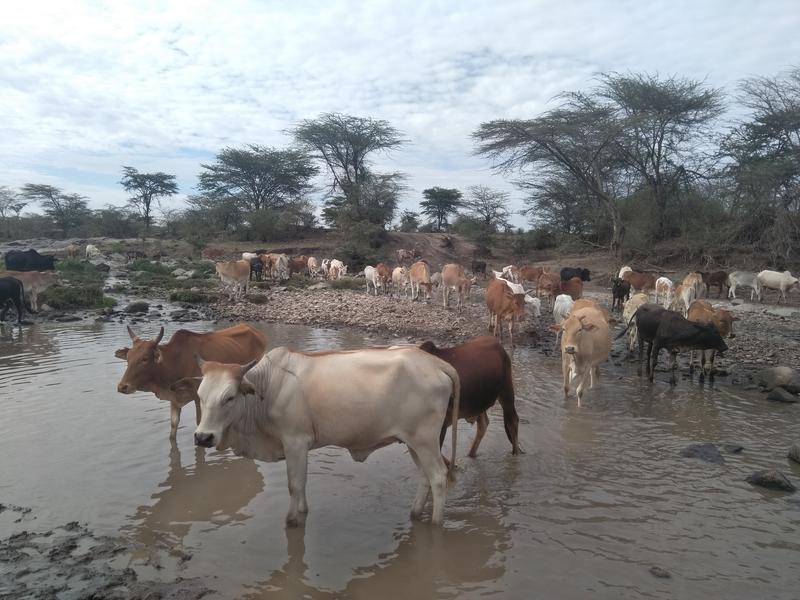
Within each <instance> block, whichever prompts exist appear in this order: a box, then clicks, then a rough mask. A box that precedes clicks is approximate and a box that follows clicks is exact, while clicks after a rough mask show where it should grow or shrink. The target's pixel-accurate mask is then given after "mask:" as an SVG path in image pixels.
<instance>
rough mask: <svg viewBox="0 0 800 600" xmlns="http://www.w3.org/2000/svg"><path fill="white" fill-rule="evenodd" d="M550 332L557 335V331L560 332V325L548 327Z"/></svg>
mask: <svg viewBox="0 0 800 600" xmlns="http://www.w3.org/2000/svg"><path fill="white" fill-rule="evenodd" d="M550 331H554V332H556V333H558V332H559V331H561V325H560V324H556V325H550Z"/></svg>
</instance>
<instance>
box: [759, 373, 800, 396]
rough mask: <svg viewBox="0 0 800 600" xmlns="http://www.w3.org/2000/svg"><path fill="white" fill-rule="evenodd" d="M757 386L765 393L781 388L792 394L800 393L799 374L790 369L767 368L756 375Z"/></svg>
mask: <svg viewBox="0 0 800 600" xmlns="http://www.w3.org/2000/svg"><path fill="white" fill-rule="evenodd" d="M756 381H758V385H760V386H761V387H763V388H765V389H766V390H767V391H769V390H771V389H774V388H776V387H782V388H784V389H786V390H788V391H790V392H792V393H793V394H797V393H799V392H800V373H798V372H797V371H796V370H795V369H792V368H791V367H769V368H766V369H761V371H759V372H758V374H757V375H756Z"/></svg>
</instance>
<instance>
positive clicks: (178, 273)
mask: <svg viewBox="0 0 800 600" xmlns="http://www.w3.org/2000/svg"><path fill="white" fill-rule="evenodd" d="M172 275H173V276H174V277H180V276H181V275H186V271H184V270H183V269H175V270H174V271H173V272H172Z"/></svg>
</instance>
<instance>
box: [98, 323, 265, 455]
mask: <svg viewBox="0 0 800 600" xmlns="http://www.w3.org/2000/svg"><path fill="white" fill-rule="evenodd" d="M128 335H130V336H131V340H132V342H133V343H132V344H131V347H130V348H121V349H120V350H117V351H116V352H115V353H114V356H116V357H117V358H121V359H123V360H126V361H128V366H127V368H126V369H125V373H124V374H123V375H122V379H120V380H119V385H117V391H118V392H119V393H120V394H133V393H134V392H152V393H153V394H155V395H156V398H159V399H160V400H166V401H167V402H169V403H170V409H169V410H170V418H169V421H170V433H169V437H170V439H173V440H174V439H175V436H176V435H177V432H178V424H179V423H180V419H181V409H182V408H183V407H184V406H185V405H186V404H188V403H189V402H192V401H193V400H196V398H197V396H196V395H195V396H194V397H191V396H190V397H186V396H179V395H178V394H176V393H175V392H174V391H173V390H170V386H171V385H172V384H173V383H175V382H176V381H178V380H179V379H182V378H184V377H196V376H198V375H200V368H199V367H198V366H197V361H196V360H195V357H196V356H199V357H201V358H207V359H208V360H218V361H225V362H248V361H251V360H257V359H259V358H261V356H262V355H263V354H264V350H265V349H266V347H267V338H266V337H265V336H264V334H263V333H261V332H260V331H258V330H257V329H254V328H253V327H251V326H250V325H236V326H234V327H228V328H227V329H220V330H218V331H209V332H208V333H195V332H194V331H189V330H187V329H179V330H178V331H176V332H175V333H174V334H173V335H172V339H170V341H169V342H167V343H166V344H160V342H161V338H163V337H164V328H163V327H162V328H161V331H160V332H159V334H158V335H157V336H156V338H155V339H154V340H143V339H141V338H139V336H137V335H136V334H135V333H134V332H133V329H131V328H130V327H128ZM195 413H196V417H197V422H198V423H199V422H200V404H199V403H196V404H195Z"/></svg>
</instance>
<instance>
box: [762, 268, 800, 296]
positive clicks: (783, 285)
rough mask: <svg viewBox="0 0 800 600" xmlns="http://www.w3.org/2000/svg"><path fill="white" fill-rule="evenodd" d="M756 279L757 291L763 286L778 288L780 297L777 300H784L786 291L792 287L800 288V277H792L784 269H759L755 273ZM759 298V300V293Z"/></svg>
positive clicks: (771, 288)
mask: <svg viewBox="0 0 800 600" xmlns="http://www.w3.org/2000/svg"><path fill="white" fill-rule="evenodd" d="M756 281H757V282H758V288H759V292H760V291H761V290H763V289H764V288H766V289H769V290H779V291H780V293H781V297H780V298H779V299H778V302H780V301H781V300H784V301H785V300H786V292H787V291H789V292H791V291H792V289H793V288H798V289H800V279H797V277H792V274H791V273H790V272H789V271H784V272H783V273H781V272H780V271H761V273H759V274H758V275H756ZM759 300H761V297H760V295H759Z"/></svg>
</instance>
